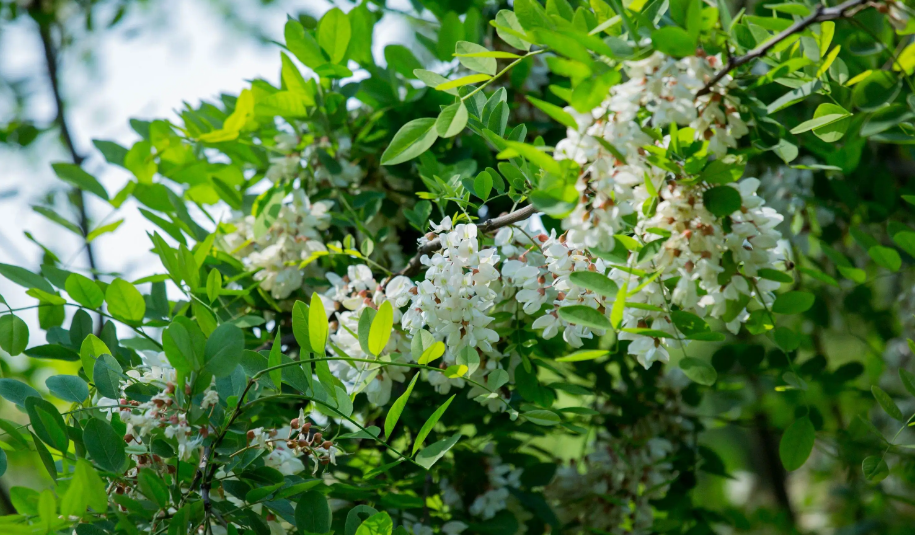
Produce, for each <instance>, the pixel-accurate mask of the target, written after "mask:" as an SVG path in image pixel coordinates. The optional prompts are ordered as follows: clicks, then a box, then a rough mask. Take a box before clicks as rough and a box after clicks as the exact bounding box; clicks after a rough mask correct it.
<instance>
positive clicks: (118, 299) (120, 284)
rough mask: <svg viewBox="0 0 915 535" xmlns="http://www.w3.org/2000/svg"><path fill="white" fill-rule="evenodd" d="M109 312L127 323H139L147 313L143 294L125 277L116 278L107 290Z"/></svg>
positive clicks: (106, 299) (106, 297) (106, 298)
mask: <svg viewBox="0 0 915 535" xmlns="http://www.w3.org/2000/svg"><path fill="white" fill-rule="evenodd" d="M105 301H107V302H108V312H109V313H111V315H112V316H114V317H115V318H117V319H119V320H122V321H125V322H127V323H139V322H140V321H142V320H143V316H144V315H145V314H146V301H145V300H144V299H143V294H141V293H140V291H139V290H137V289H136V287H134V285H133V284H130V283H129V282H127V281H125V280H124V279H120V278H118V279H114V280H113V281H111V284H109V285H108V289H106V290H105Z"/></svg>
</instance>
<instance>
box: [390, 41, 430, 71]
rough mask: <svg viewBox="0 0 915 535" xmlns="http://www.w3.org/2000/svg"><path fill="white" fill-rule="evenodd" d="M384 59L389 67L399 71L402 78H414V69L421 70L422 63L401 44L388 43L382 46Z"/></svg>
mask: <svg viewBox="0 0 915 535" xmlns="http://www.w3.org/2000/svg"><path fill="white" fill-rule="evenodd" d="M384 59H385V61H386V62H387V63H388V68H389V69H394V71H396V72H398V73H400V74H401V75H402V76H403V77H404V78H416V77H417V76H416V74H415V73H414V71H416V70H421V69H422V68H423V64H422V63H420V61H419V60H418V59H416V56H414V55H413V52H411V51H410V49H409V48H407V47H405V46H403V45H388V46H386V47H384Z"/></svg>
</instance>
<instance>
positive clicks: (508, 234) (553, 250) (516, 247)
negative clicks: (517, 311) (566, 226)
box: [495, 224, 612, 347]
mask: <svg viewBox="0 0 915 535" xmlns="http://www.w3.org/2000/svg"><path fill="white" fill-rule="evenodd" d="M527 226H528V227H529V226H530V225H529V224H528V225H527ZM529 234H530V233H529V232H527V231H526V230H524V227H522V229H521V230H519V229H515V228H510V227H506V228H503V229H500V230H499V232H498V233H497V234H496V237H495V243H496V245H497V246H499V247H500V251H501V253H502V255H503V257H504V258H505V259H506V260H505V261H504V263H503V265H502V275H503V282H504V284H505V286H506V287H507V288H513V289H515V290H516V292H517V293H515V295H514V299H515V300H516V301H517V302H518V304H520V305H521V306H522V309H523V311H524V313H525V314H528V315H532V316H533V315H536V314H537V313H538V312H539V311H540V310H541V308H542V307H543V306H544V305H549V306H550V307H552V308H553V310H550V311H548V312H547V313H546V314H544V315H542V316H540V317H539V318H537V319H536V320H534V323H533V328H534V329H543V337H544V338H546V339H550V338H553V337H554V336H556V334H558V333H559V332H560V331H561V332H562V336H563V339H564V340H565V341H566V342H568V343H569V344H571V345H572V346H575V347H580V346H581V345H582V339H590V338H593V337H594V335H595V334H596V335H598V336H600V335H603V334H604V331H603V330H599V329H590V328H588V327H584V326H581V325H573V324H570V323H569V322H567V321H565V320H563V319H561V318H560V317H559V314H558V312H557V310H558V309H559V308H561V307H564V306H571V305H584V306H588V307H591V308H594V309H596V310H599V311H601V312H602V313H603V312H604V311H605V310H607V308H608V307H609V306H612V301H610V302H607V301H606V300H605V299H606V298H605V297H604V296H602V295H600V294H597V293H594V292H592V291H589V290H586V289H585V288H582V287H581V286H576V285H574V284H572V282H571V281H570V280H569V276H570V275H571V274H572V273H574V272H576V271H591V272H595V273H600V274H601V275H606V274H607V265H606V264H605V263H604V261H603V260H600V259H595V258H593V257H592V256H591V255H590V254H588V252H587V251H586V250H584V249H581V248H572V247H570V246H569V244H568V242H567V240H566V237H565V236H564V235H563V236H559V237H557V236H556V232H555V231H552V232H551V233H550V235H549V236H548V235H546V234H543V233H541V234H538V235H537V236H535V237H533V241H532V240H531V239H530V238H529ZM525 245H527V247H525Z"/></svg>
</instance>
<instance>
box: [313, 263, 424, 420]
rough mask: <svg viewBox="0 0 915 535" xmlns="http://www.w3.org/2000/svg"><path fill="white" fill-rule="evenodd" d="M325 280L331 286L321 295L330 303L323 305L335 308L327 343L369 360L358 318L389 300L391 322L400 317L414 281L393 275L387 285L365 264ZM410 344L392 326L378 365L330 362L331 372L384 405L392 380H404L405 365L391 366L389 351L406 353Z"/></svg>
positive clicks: (351, 387)
mask: <svg viewBox="0 0 915 535" xmlns="http://www.w3.org/2000/svg"><path fill="white" fill-rule="evenodd" d="M327 279H328V281H329V282H330V283H331V288H330V289H329V290H328V291H327V292H326V293H325V294H324V296H323V298H324V299H325V300H326V301H328V303H329V304H330V306H326V307H325V308H326V309H327V310H329V311H331V312H333V311H336V313H337V315H336V318H337V319H336V323H334V324H333V325H332V327H333V332H331V334H330V342H331V343H332V344H333V346H332V348H331V352H333V353H334V354H336V353H338V352H339V353H340V355H339V356H343V357H347V358H352V359H359V360H371V359H372V358H373V356H372V355H370V354H368V353H366V352H365V350H364V349H363V347H362V345H361V343H360V341H359V338H358V333H359V319H360V317H361V315H362V314H363V313H364V311H365V310H366V309H367V308H371V309H375V310H377V309H378V307H379V306H381V305H382V304H383V303H384V302H385V301H390V302H391V305H392V307H393V310H394V316H393V321H394V322H395V323H398V322H399V321H400V319H401V315H402V314H401V311H400V309H401V307H403V306H404V305H406V304H407V302H409V300H410V293H409V291H410V288H412V287H413V282H412V281H411V280H410V279H409V278H407V277H404V276H398V277H394V278H393V279H392V280H391V281H389V282H388V284H387V286H382V285H381V284H379V283H378V282H377V281H376V280H375V278H374V275H373V274H372V271H371V270H370V269H369V268H368V266H365V265H361V264H360V265H355V266H350V267H349V268H347V272H346V275H345V276H343V277H340V276H339V275H337V274H335V273H328V274H327ZM409 350H410V346H409V343H408V342H407V341H406V339H405V337H404V336H403V334H402V333H401V332H400V331H399V330H397V329H395V330H394V331H393V332H392V333H391V337H390V338H389V339H388V343H387V346H386V347H385V349H384V350H383V351H382V354H381V355H379V356H378V359H377V360H378V364H369V363H364V362H347V361H342V360H338V361H331V362H330V363H329V365H330V369H331V372H332V373H333V374H334V375H335V376H336V377H337V378H339V379H340V380H341V381H343V382H344V384H346V385H348V387H349V388H350V389H352V390H358V389H363V388H364V390H365V393H366V395H367V396H368V398H369V401H370V402H372V403H374V404H376V405H379V406H383V405H386V404H387V403H388V401H389V400H390V398H391V387H392V386H393V382H403V381H404V380H405V379H406V375H405V374H404V372H405V371H406V368H403V367H400V366H396V365H394V366H392V365H390V363H391V358H392V357H391V354H409Z"/></svg>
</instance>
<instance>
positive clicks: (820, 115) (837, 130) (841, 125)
mask: <svg viewBox="0 0 915 535" xmlns="http://www.w3.org/2000/svg"><path fill="white" fill-rule="evenodd" d="M842 112H844V113H846V115H845V116H844V117H842V118H841V119H838V120H835V121H833V120H829V121H828V122H827V124H825V125H821V126H817V127H816V128H814V129H813V134H814V135H815V136H816V137H818V138H820V139H822V140H823V141H825V142H827V143H835V142H836V141H838V140H840V139H842V136H844V135H845V132H846V131H847V130H848V126H849V125H850V124H851V113H849V112H847V111H846V110H845V109H844V108H842V107H840V106H836V105H834V104H821V105H820V106H819V107H818V108H817V110H816V111H815V112H814V113H813V120H814V121H822V120H824V119H825V118H827V117H831V116H834V115H837V114H840V113H842Z"/></svg>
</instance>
